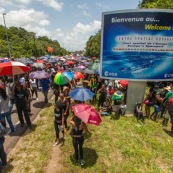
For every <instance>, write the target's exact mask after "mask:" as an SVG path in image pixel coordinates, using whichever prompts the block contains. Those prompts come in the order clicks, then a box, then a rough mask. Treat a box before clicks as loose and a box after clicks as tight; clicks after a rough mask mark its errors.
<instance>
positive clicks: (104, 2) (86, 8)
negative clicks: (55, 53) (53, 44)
mask: <svg viewBox="0 0 173 173" xmlns="http://www.w3.org/2000/svg"><path fill="white" fill-rule="evenodd" d="M138 3H139V0H85V1H84V0H0V25H4V22H3V13H6V16H5V21H6V25H7V27H10V26H16V27H23V28H25V29H26V30H28V31H32V32H35V33H36V34H37V36H48V37H49V38H51V39H53V40H57V41H58V42H59V43H60V44H61V46H62V47H64V48H66V49H67V50H69V51H75V50H83V48H84V47H85V45H86V41H87V40H88V38H89V37H90V36H91V35H94V34H95V33H96V32H98V31H99V29H101V16H102V12H106V11H114V10H125V9H136V8H137V6H138Z"/></svg>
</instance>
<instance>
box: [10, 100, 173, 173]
mask: <svg viewBox="0 0 173 173" xmlns="http://www.w3.org/2000/svg"><path fill="white" fill-rule="evenodd" d="M93 105H94V106H95V107H96V103H95V104H93ZM53 119H54V116H53V109H52V107H49V108H47V109H45V110H43V111H42V113H41V114H40V118H39V119H38V121H37V123H36V126H35V128H34V130H33V131H29V132H28V133H27V134H26V135H25V136H24V137H23V139H21V141H20V142H19V144H17V146H16V147H15V151H14V152H12V153H11V154H10V155H9V156H8V157H9V159H10V160H11V163H10V164H11V167H13V169H12V170H8V171H7V172H15V173H16V172H24V173H35V172H37V173H43V172H45V170H46V166H47V164H48V162H49V160H50V159H51V154H52V150H53V146H52V144H53V141H54V137H55V135H54V125H53ZM102 120H103V122H102V123H101V124H100V126H92V125H88V128H89V130H90V132H91V133H92V135H91V136H90V137H89V136H86V137H87V139H86V140H85V142H84V159H85V161H86V165H85V166H83V167H81V166H80V165H79V164H76V163H75V162H74V149H73V145H72V138H71V136H70V130H69V131H68V132H67V133H66V135H65V136H66V137H65V142H64V145H62V146H61V147H60V150H61V159H60V164H61V165H62V168H63V169H61V170H57V173H59V172H62V173H73V172H74V173H81V172H82V173H88V172H89V173H105V172H107V173H109V172H110V173H122V172H124V173H132V172H133V173H146V172H147V173H156V172H157V173H169V172H173V161H172V158H173V148H172V144H173V138H172V137H171V136H169V133H168V131H169V130H170V124H169V127H167V128H165V130H164V128H163V127H162V125H161V122H159V123H155V122H153V121H151V120H148V119H147V120H146V123H145V124H144V125H143V124H138V123H137V121H136V118H135V117H121V118H120V119H119V120H115V119H112V118H111V116H107V117H102Z"/></svg>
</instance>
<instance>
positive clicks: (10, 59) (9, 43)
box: [3, 13, 11, 60]
mask: <svg viewBox="0 0 173 173" xmlns="http://www.w3.org/2000/svg"><path fill="white" fill-rule="evenodd" d="M5 15H6V13H3V19H4V26H5V31H6V39H7V44H8V53H9V58H10V60H11V51H10V43H9V40H8V32H7V27H6V23H5Z"/></svg>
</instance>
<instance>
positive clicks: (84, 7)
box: [77, 4, 89, 10]
mask: <svg viewBox="0 0 173 173" xmlns="http://www.w3.org/2000/svg"><path fill="white" fill-rule="evenodd" d="M77 8H79V9H82V10H88V9H89V7H88V5H87V4H78V5H77Z"/></svg>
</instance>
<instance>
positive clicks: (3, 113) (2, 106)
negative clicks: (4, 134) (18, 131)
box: [0, 88, 14, 134]
mask: <svg viewBox="0 0 173 173" xmlns="http://www.w3.org/2000/svg"><path fill="white" fill-rule="evenodd" d="M5 118H6V120H7V122H8V124H9V126H10V130H11V134H12V133H14V125H13V122H12V120H11V111H10V107H9V97H8V96H7V93H6V91H5V90H4V89H3V88H0V120H3V121H4V122H5Z"/></svg>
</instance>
